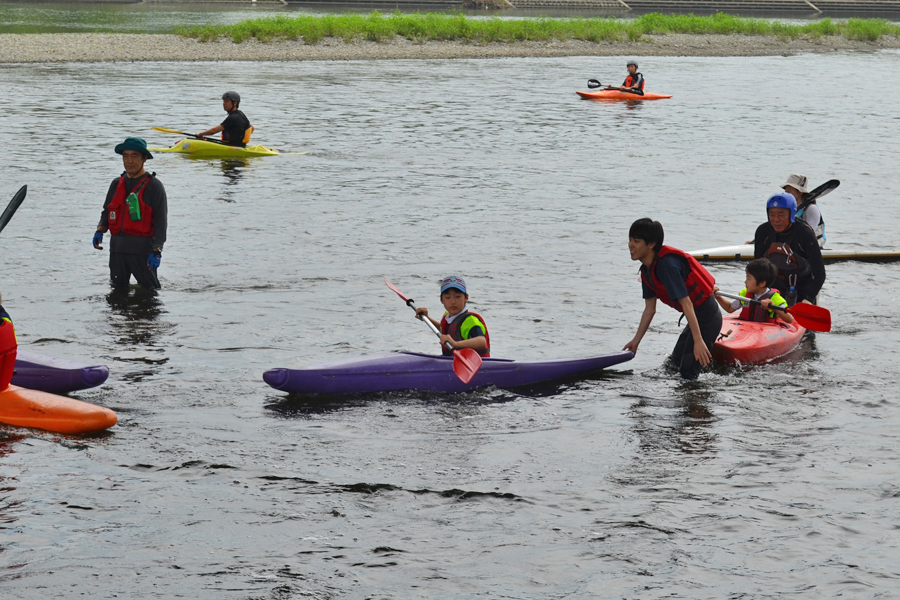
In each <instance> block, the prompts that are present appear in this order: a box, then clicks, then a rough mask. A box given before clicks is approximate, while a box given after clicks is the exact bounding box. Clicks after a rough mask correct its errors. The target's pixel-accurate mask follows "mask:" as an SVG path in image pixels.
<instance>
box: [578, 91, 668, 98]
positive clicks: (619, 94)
mask: <svg viewBox="0 0 900 600" xmlns="http://www.w3.org/2000/svg"><path fill="white" fill-rule="evenodd" d="M575 93H576V94H578V95H579V96H581V97H582V98H587V99H588V100H664V99H665V98H671V97H672V95H671V94H669V95H665V94H650V93H648V92H644V95H643V96H641V95H640V94H632V93H630V92H620V91H619V90H600V91H599V92H575Z"/></svg>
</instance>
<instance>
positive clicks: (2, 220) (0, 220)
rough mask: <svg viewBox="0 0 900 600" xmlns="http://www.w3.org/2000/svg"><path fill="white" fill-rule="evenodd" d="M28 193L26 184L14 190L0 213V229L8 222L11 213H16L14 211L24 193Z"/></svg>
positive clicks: (11, 216)
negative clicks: (0, 213)
mask: <svg viewBox="0 0 900 600" xmlns="http://www.w3.org/2000/svg"><path fill="white" fill-rule="evenodd" d="M27 193H28V186H27V185H23V186H22V187H20V188H19V191H18V192H16V195H15V196H13V198H12V200H10V201H9V204H8V205H7V207H6V209H5V210H4V211H3V214H2V215H0V231H3V229H4V228H5V227H6V224H7V223H9V221H10V219H12V218H13V215H14V214H16V211H17V210H19V207H20V206H22V202H24V201H25V194H27Z"/></svg>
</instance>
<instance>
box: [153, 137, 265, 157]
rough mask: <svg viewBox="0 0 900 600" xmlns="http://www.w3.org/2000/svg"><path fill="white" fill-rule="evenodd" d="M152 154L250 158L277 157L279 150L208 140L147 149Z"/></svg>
mask: <svg viewBox="0 0 900 600" xmlns="http://www.w3.org/2000/svg"><path fill="white" fill-rule="evenodd" d="M147 149H148V150H150V151H152V152H176V153H178V154H187V155H189V156H193V157H196V158H246V157H250V156H275V155H276V154H279V152H278V150H275V149H273V148H266V147H265V146H260V145H258V144H257V145H255V146H245V147H243V148H240V147H238V146H226V145H225V144H217V143H216V142H207V141H206V140H192V139H183V140H181V141H180V142H178V143H177V144H175V145H174V146H172V147H171V148H147Z"/></svg>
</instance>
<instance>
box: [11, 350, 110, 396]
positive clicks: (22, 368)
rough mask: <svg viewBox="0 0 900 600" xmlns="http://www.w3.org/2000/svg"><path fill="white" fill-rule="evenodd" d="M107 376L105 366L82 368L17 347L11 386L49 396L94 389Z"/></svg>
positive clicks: (86, 366) (77, 364) (82, 366)
mask: <svg viewBox="0 0 900 600" xmlns="http://www.w3.org/2000/svg"><path fill="white" fill-rule="evenodd" d="M107 377H109V368H108V367H107V366H106V365H85V364H81V363H77V362H73V361H69V360H65V359H62V358H56V357H55V356H46V355H44V354H38V353H37V352H28V351H27V350H22V349H21V348H20V349H19V350H18V351H17V352H16V367H15V373H14V374H13V377H12V383H13V384H14V385H18V386H20V387H24V388H28V389H32V390H41V391H43V392H49V393H51V394H68V393H69V392H76V391H78V390H85V389H88V388H92V387H97V386H98V385H101V384H102V383H103V382H104V381H106V378H107Z"/></svg>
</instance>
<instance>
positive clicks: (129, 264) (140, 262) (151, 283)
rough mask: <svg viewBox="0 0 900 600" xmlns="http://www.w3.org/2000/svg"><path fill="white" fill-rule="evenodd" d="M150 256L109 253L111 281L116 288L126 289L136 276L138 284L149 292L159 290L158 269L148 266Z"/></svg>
mask: <svg viewBox="0 0 900 600" xmlns="http://www.w3.org/2000/svg"><path fill="white" fill-rule="evenodd" d="M148 258H150V255H149V254H146V255H145V254H127V253H125V252H110V253H109V281H110V283H111V284H112V286H113V287H114V288H126V287H128V286H129V285H130V284H131V276H132V275H134V278H135V280H136V281H137V282H138V284H139V285H140V286H141V287H143V288H147V289H148V290H158V289H159V288H160V287H161V286H160V285H159V279H157V277H156V269H151V268H150V267H149V266H147V259H148Z"/></svg>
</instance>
